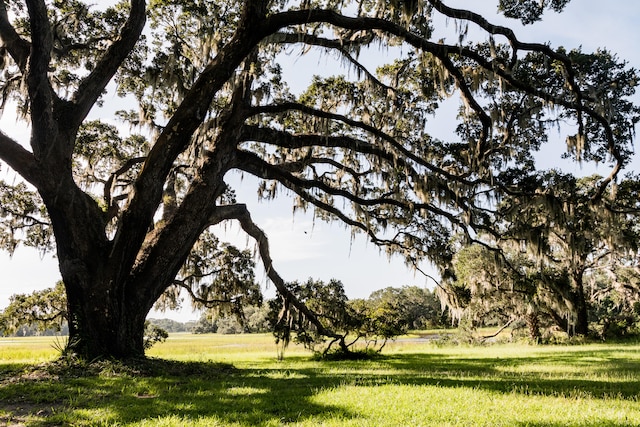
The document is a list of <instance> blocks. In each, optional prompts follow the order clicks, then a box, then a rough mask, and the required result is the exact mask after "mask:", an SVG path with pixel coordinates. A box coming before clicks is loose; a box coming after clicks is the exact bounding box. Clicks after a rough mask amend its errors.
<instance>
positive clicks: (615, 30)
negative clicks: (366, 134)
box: [0, 0, 640, 321]
mask: <svg viewBox="0 0 640 427" xmlns="http://www.w3.org/2000/svg"><path fill="white" fill-rule="evenodd" d="M445 3H447V4H449V5H451V6H456V7H471V8H472V10H475V11H477V12H480V13H481V14H483V15H484V16H485V17H487V18H488V19H489V20H490V21H491V22H494V23H500V24H506V25H508V26H510V27H512V28H514V30H515V31H516V34H517V35H518V36H519V38H520V39H521V40H523V41H531V42H550V43H551V45H552V46H559V45H563V46H565V47H567V48H573V47H578V46H582V47H583V50H585V51H590V50H595V49H597V48H598V47H606V48H608V49H609V50H611V51H613V52H615V53H617V54H618V56H619V57H620V58H623V59H626V60H627V61H628V62H629V63H630V64H631V65H632V66H635V67H636V68H640V53H639V48H638V46H640V30H638V29H637V23H638V22H640V2H636V1H632V0H612V1H609V2H603V1H596V0H573V1H572V2H571V3H570V4H569V6H568V7H567V9H566V11H565V12H564V13H562V14H553V13H549V14H548V15H547V16H546V18H545V20H544V21H543V22H541V23H538V24H535V25H533V26H528V27H524V28H523V27H521V26H519V25H518V24H517V23H515V22H511V21H508V20H506V19H505V18H502V17H498V16H496V15H495V10H496V4H497V0H475V1H473V2H470V1H468V0H466V1H465V0H456V1H451V0H450V1H448V2H447V1H445ZM469 4H471V5H472V6H469ZM441 34H442V35H441V36H440V37H443V36H445V37H447V39H448V40H449V41H451V42H453V41H455V40H456V39H457V35H456V34H455V26H454V24H453V22H449V23H448V26H447V27H446V28H445V30H444V31H443V32H442V33H441ZM374 54H375V53H374ZM330 63H331V60H329V59H327V58H323V57H311V58H297V59H295V60H294V64H295V70H294V72H293V73H292V74H289V75H288V79H289V81H290V85H291V86H292V87H294V88H295V87H304V86H305V84H306V82H307V81H308V80H309V79H310V78H311V76H312V75H313V74H314V73H318V72H319V71H321V70H323V69H326V67H328V66H329V64H330ZM636 99H638V101H639V102H640V98H639V97H636ZM10 113H11V112H10V111H9V110H7V111H6V112H5V115H4V117H3V118H2V120H1V121H0V129H2V130H3V131H4V132H5V133H7V134H9V135H10V136H12V137H14V138H26V137H27V129H26V127H25V126H24V125H23V124H16V122H15V120H14V119H13V118H12V115H11V114H10ZM97 114H100V111H97ZM434 127H435V128H436V130H435V131H436V132H440V133H446V132H448V131H449V130H450V129H452V128H453V127H454V124H453V122H452V121H451V120H449V121H446V122H445V121H442V120H440V121H439V122H437V123H434ZM562 141H563V140H561V139H559V140H558V149H557V150H554V151H555V152H556V153H558V152H561V151H562V150H563V149H564V148H563V147H562V144H563V142H562ZM634 164H635V165H638V164H640V162H639V161H637V160H636V161H635V162H634ZM564 168H565V170H567V171H570V172H574V173H581V172H582V173H591V172H592V171H593V166H591V165H582V166H581V165H577V164H571V165H565V166H564ZM596 171H597V172H598V173H600V174H606V173H607V170H606V169H603V168H600V169H597V170H596ZM0 179H5V180H8V179H10V175H8V174H7V168H6V167H2V169H0ZM246 187H247V186H243V187H242V188H240V189H239V196H240V198H241V199H244V200H241V201H243V202H246V203H248V204H249V205H250V209H251V210H252V214H253V217H254V220H255V221H256V223H258V225H260V226H261V227H262V228H263V229H264V230H265V232H266V233H267V235H268V236H269V240H270V242H271V250H272V257H273V259H274V263H275V267H276V268H277V269H278V271H279V272H280V274H281V275H282V276H283V277H284V278H285V280H306V279H307V278H308V277H313V278H316V279H322V280H325V281H328V280H330V279H331V278H336V279H339V280H341V281H342V282H343V283H344V285H345V288H346V291H347V294H348V295H349V297H350V298H356V297H367V296H368V295H369V294H370V293H371V292H372V291H374V290H376V289H380V288H383V287H387V286H396V287H397V286H403V285H417V286H426V287H429V288H431V287H433V282H432V281H430V280H428V279H426V278H425V277H423V276H422V275H420V274H414V272H412V271H411V270H410V269H408V268H407V267H406V266H405V265H404V263H403V262H402V260H401V259H400V258H391V259H389V258H387V256H386V255H384V254H381V253H380V251H379V249H378V248H377V247H375V245H373V244H371V243H368V242H367V241H366V240H365V239H364V237H363V236H356V237H354V238H352V236H351V234H350V231H349V230H347V229H345V228H344V226H342V225H341V224H339V223H333V224H327V223H324V222H320V221H315V222H314V221H313V218H312V217H311V216H310V215H304V214H300V213H298V214H296V215H295V216H294V215H293V214H292V210H291V201H290V200H289V199H288V198H287V197H281V198H280V199H278V200H275V201H271V202H258V201H257V200H256V197H255V187H251V188H249V189H248V188H246ZM221 232H222V233H223V235H222V236H220V237H221V239H222V240H227V241H231V242H234V243H235V244H238V245H244V244H246V242H247V239H246V237H245V236H244V235H243V234H242V233H240V232H239V231H238V230H237V228H234V227H227V229H226V231H224V230H221ZM424 267H425V269H426V270H427V271H429V272H432V270H431V269H429V267H428V265H426V264H425V265H424ZM59 277H60V275H59V272H58V268H57V264H56V261H55V259H53V258H52V257H51V256H44V257H41V256H40V254H38V253H37V252H36V251H33V250H29V249H26V248H20V249H18V250H17V251H16V253H15V254H14V256H13V258H10V257H9V256H8V254H6V253H0V307H4V306H6V304H7V303H8V299H9V296H10V295H12V294H14V293H18V292H21V293H22V292H31V291H33V290H36V289H42V288H46V287H50V286H53V285H54V283H55V282H56V281H57V280H59ZM258 279H259V280H260V281H261V283H263V285H264V286H266V287H268V289H267V293H268V294H270V293H271V292H273V286H269V285H268V284H267V282H266V279H265V277H264V273H263V272H262V271H261V270H260V271H259V272H258ZM152 315H153V316H154V317H161V316H162V317H170V318H174V319H177V320H183V321H184V320H189V319H193V318H196V317H197V316H198V315H197V314H194V313H191V310H190V309H186V310H183V311H182V312H179V313H164V314H158V313H153V314H152Z"/></svg>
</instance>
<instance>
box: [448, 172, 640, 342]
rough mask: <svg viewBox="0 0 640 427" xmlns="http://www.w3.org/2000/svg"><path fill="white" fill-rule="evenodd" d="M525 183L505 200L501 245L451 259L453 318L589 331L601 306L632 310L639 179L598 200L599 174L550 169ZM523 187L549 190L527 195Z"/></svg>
mask: <svg viewBox="0 0 640 427" xmlns="http://www.w3.org/2000/svg"><path fill="white" fill-rule="evenodd" d="M528 179H531V177H528V178H527V180H528ZM527 180H521V181H519V182H518V185H517V186H516V185H514V192H513V194H510V195H508V196H505V197H504V199H503V201H502V204H501V209H502V210H503V218H504V226H503V232H502V233H501V235H500V239H501V240H500V241H498V242H496V244H495V246H497V247H499V248H500V250H498V249H496V248H491V247H488V246H481V245H477V244H476V245H473V246H470V247H463V248H462V249H461V250H460V251H459V252H458V254H456V256H455V257H454V262H453V265H454V271H455V277H456V280H455V281H449V282H445V287H446V289H445V290H446V292H445V293H444V296H445V299H446V301H447V302H448V303H449V305H450V307H451V308H452V310H453V311H454V312H457V313H458V316H460V315H461V314H462V313H463V312H464V313H465V314H466V315H468V316H471V317H472V318H473V319H475V320H481V321H484V322H486V321H487V320H489V319H500V320H501V321H502V322H512V321H514V320H516V319H525V320H526V322H527V325H528V327H529V330H530V335H531V338H539V336H540V328H541V327H542V326H545V325H550V324H555V325H556V326H557V327H559V328H560V329H561V330H564V331H566V332H567V333H569V334H570V335H574V334H580V335H587V334H588V333H589V317H590V316H591V317H593V316H594V315H595V316H596V318H595V319H592V322H593V321H595V322H596V323H598V322H600V320H598V319H597V316H600V315H605V312H606V311H607V310H605V308H604V306H603V304H605V305H610V303H611V301H614V300H615V301H618V304H616V305H615V306H616V307H617V309H621V308H623V307H624V308H626V309H627V310H629V309H631V308H632V306H633V304H634V303H635V301H637V298H638V294H637V292H638V287H637V285H635V284H634V282H635V280H632V278H631V277H632V276H633V274H629V273H632V272H634V271H635V270H634V269H633V268H630V267H628V266H629V265H634V264H636V259H635V256H636V255H634V254H637V253H638V244H639V242H640V237H639V236H640V234H639V233H638V231H639V229H638V214H639V213H640V210H639V209H638V198H637V195H638V192H637V189H638V186H639V185H640V182H639V181H638V180H637V178H635V177H631V176H630V177H627V178H626V179H625V180H623V181H622V182H620V183H619V184H618V185H617V187H616V190H615V191H608V190H607V191H605V192H604V193H603V194H602V197H601V198H599V199H597V200H596V199H594V194H595V192H597V191H598V183H599V182H600V178H599V177H588V178H582V179H576V178H574V177H572V176H568V175H562V174H560V173H558V172H556V171H550V172H547V173H545V174H543V175H540V176H539V177H537V180H538V181H537V182H534V183H531V182H527ZM527 187H529V188H540V189H544V188H546V190H545V191H540V192H538V193H536V194H533V195H532V194H527V193H526V188H527ZM516 188H517V190H516ZM630 254H631V258H630V257H629V255H630ZM616 271H617V272H618V273H616ZM624 272H627V274H625V273H624ZM588 288H590V289H588ZM589 290H591V294H589V293H588V291H589ZM614 294H615V295H614ZM623 300H624V301H623ZM607 301H608V303H607ZM610 308H611V307H610ZM603 310H605V311H603ZM596 313H600V314H596ZM605 317H607V316H605ZM601 320H602V321H604V322H605V323H607V321H605V320H604V318H603V319H601Z"/></svg>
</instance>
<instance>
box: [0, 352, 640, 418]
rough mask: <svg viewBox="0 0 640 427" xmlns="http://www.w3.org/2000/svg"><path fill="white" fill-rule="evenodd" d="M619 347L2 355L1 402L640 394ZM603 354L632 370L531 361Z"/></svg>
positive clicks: (219, 411) (46, 406) (279, 407)
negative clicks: (77, 357) (393, 390)
mask: <svg viewBox="0 0 640 427" xmlns="http://www.w3.org/2000/svg"><path fill="white" fill-rule="evenodd" d="M610 356H611V355H610V353H607V352H604V351H603V352H602V353H601V354H600V353H598V352H594V351H588V352H585V353H584V354H582V353H580V352H576V351H570V352H566V353H563V352H557V353H553V354H548V355H534V356H531V357H519V356H518V357H499V358H498V357H496V358H488V357H478V358H459V357H458V358H451V357H446V356H443V355H440V354H429V353H415V354H412V353H404V354H401V355H391V356H383V357H380V358H377V359H375V360H372V361H348V362H337V361H334V362H313V363H310V362H309V361H308V359H307V358H299V359H300V360H296V358H288V363H287V364H286V368H284V367H283V368H282V369H280V368H265V369H259V368H247V369H236V368H234V367H233V366H231V365H226V364H217V363H212V362H175V361H166V360H159V359H150V360H148V361H146V362H144V363H138V364H129V365H119V364H115V363H113V364H109V363H105V364H102V365H91V366H88V365H85V366H82V365H79V366H78V365H71V366H67V367H64V366H61V367H58V368H51V367H50V366H49V367H44V368H36V369H34V368H33V367H32V368H27V369H26V370H25V369H24V368H13V369H12V368H11V367H8V365H0V402H5V403H0V422H5V423H7V424H10V423H9V422H8V421H11V419H12V418H11V417H13V419H14V420H22V422H23V424H26V425H33V426H50V425H61V424H76V425H90V424H94V423H95V421H96V419H97V418H98V419H100V420H101V421H102V422H103V423H104V424H106V425H108V424H112V423H116V422H117V423H119V424H127V423H135V422H140V421H143V420H152V419H160V418H171V419H172V420H174V421H175V423H174V425H181V424H188V423H195V422H197V420H203V419H206V420H209V424H214V425H215V424H216V423H218V425H231V424H235V425H243V426H267V425H282V424H289V423H295V422H298V421H304V420H309V419H313V420H318V421H319V422H321V421H322V420H333V421H335V420H344V421H345V422H347V421H349V420H352V421H353V420H360V419H361V418H364V417H365V416H366V414H360V413H356V412H351V411H349V410H347V409H345V408H344V407H341V406H336V405H331V404H326V403H319V402H318V401H317V399H314V396H315V395H317V394H318V393H319V392H320V391H323V390H326V389H331V388H336V387H339V386H345V385H346V386H354V387H372V386H373V387H375V386H380V385H415V386H438V387H451V388H461V387H464V388H471V389H480V390H487V391H492V392H496V393H504V394H513V393H516V394H522V395H524V396H529V395H536V396H554V397H570V398H571V397H587V398H590V399H605V398H611V397H612V396H613V397H616V398H617V399H628V400H634V401H637V399H638V395H637V392H638V389H639V387H638V385H639V384H638V381H637V380H635V381H634V380H633V378H634V377H633V375H636V374H637V373H638V372H640V365H639V363H638V362H637V359H636V361H635V362H632V361H629V360H625V359H624V358H623V357H616V358H612V357H610ZM616 356H620V353H617V354H616ZM598 357H601V358H602V361H599V362H598V367H599V368H598V369H602V371H603V372H605V371H606V372H609V373H612V372H619V373H622V374H621V375H620V376H619V377H616V376H611V375H603V380H602V381H598V380H594V379H584V378H580V376H579V375H575V376H567V375H566V374H564V373H558V375H557V376H554V375H553V374H548V373H547V374H545V375H540V374H539V373H536V372H529V371H527V369H528V368H531V367H532V366H533V367H535V366H537V365H540V366H545V365H554V366H555V365H561V366H562V365H564V364H567V365H568V366H569V365H575V364H580V363H581V360H583V363H585V364H587V363H591V364H593V358H598ZM590 360H591V362H589V361H590ZM297 362H300V363H297ZM297 367H298V368H297ZM534 370H535V369H534ZM625 372H626V373H628V375H627V374H624V373H625ZM616 378H619V380H616ZM636 379H637V377H636ZM3 413H4V415H3ZM605 424H606V423H605ZM529 425H530V424H529ZM541 425H542V424H541ZM544 425H548V424H544ZM585 425H586V424H585ZM593 425H597V423H596V424H593Z"/></svg>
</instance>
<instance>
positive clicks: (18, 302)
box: [0, 282, 68, 335]
mask: <svg viewBox="0 0 640 427" xmlns="http://www.w3.org/2000/svg"><path fill="white" fill-rule="evenodd" d="M67 321H68V313H67V297H66V294H65V291H64V285H63V283H62V282H58V283H56V285H55V286H54V287H53V288H47V289H43V290H41V291H35V292H33V293H31V294H15V295H12V296H11V297H9V305H8V306H7V307H6V308H5V309H4V310H2V312H0V331H2V332H3V333H4V334H5V335H11V334H15V333H16V332H17V331H18V330H19V329H20V328H21V327H22V326H25V325H26V326H34V327H35V328H36V330H38V331H46V330H54V331H58V332H59V331H61V330H62V328H63V326H64V324H65V323H66V322H67Z"/></svg>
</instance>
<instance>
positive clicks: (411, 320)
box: [367, 286, 449, 330]
mask: <svg viewBox="0 0 640 427" xmlns="http://www.w3.org/2000/svg"><path fill="white" fill-rule="evenodd" d="M367 301H368V302H369V303H370V304H375V303H376V301H380V302H382V301H387V302H388V304H389V305H390V306H392V307H395V311H396V317H398V320H399V321H400V322H401V323H402V324H403V327H404V328H405V329H407V330H409V329H427V328H433V327H442V326H446V325H447V324H448V323H449V321H448V316H447V314H446V313H445V312H444V310H443V307H442V304H441V303H440V300H439V298H438V296H437V295H436V293H435V292H433V291H430V290H429V289H426V288H421V287H418V286H403V287H402V288H392V287H389V288H384V289H381V290H377V291H375V292H373V293H372V294H371V295H370V296H369V298H368V300H367Z"/></svg>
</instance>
